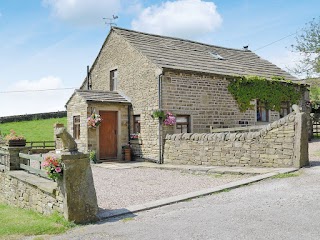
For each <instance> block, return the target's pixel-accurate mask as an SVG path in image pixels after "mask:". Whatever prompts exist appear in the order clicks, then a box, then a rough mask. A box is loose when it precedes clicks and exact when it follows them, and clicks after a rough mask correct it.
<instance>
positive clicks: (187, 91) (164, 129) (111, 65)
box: [66, 27, 307, 162]
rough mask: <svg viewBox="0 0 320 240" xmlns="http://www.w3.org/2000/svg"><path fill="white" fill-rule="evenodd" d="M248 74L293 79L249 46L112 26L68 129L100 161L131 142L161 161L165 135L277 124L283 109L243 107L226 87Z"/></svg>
mask: <svg viewBox="0 0 320 240" xmlns="http://www.w3.org/2000/svg"><path fill="white" fill-rule="evenodd" d="M246 75H255V76H263V77H266V78H271V77H272V76H281V77H284V78H285V79H287V80H295V78H294V77H293V76H291V75H290V74H289V73H287V72H285V71H283V70H282V69H280V68H278V67H277V66H275V65H273V64H272V63H270V62H268V61H266V60H264V59H261V58H260V57H259V56H258V55H256V54H255V53H253V52H251V51H249V50H248V49H240V50H239V49H231V48H224V47H218V46H213V45H208V44H203V43H199V42H194V41H189V40H183V39H178V38H172V37H166V36H159V35H153V34H147V33H142V32H136V31H132V30H127V29H122V28H118V27H112V28H111V30H110V33H109V34H108V36H107V38H106V40H105V42H104V43H103V45H102V47H101V49H100V52H99V53H98V56H97V57H96V59H95V61H94V63H93V65H92V67H91V68H90V69H89V71H88V76H87V77H86V78H85V80H84V82H83V83H82V85H81V87H80V89H77V90H75V92H74V93H73V95H72V96H71V97H70V99H69V100H68V102H67V104H66V108H67V112H68V131H69V132H70V134H71V135H73V137H74V138H75V139H76V141H77V143H78V147H79V149H80V150H81V151H84V152H87V151H89V150H95V151H96V153H97V157H98V159H100V160H106V159H120V158H121V155H122V147H123V146H124V145H126V144H128V143H130V144H131V146H132V148H133V150H134V153H135V155H137V156H139V157H142V158H144V159H149V160H153V161H158V162H161V160H162V156H163V139H164V137H165V135H166V134H167V133H181V132H194V133H208V132H209V131H210V127H213V128H221V127H237V126H243V125H255V124H260V123H267V122H272V121H275V120H277V119H279V117H280V113H279V112H275V111H270V110H268V109H266V108H264V106H263V105H261V104H260V103H259V100H253V104H255V108H253V109H249V110H247V111H245V112H241V111H240V110H239V108H238V105H237V102H236V101H235V100H234V97H233V96H232V95H231V94H230V93H229V92H228V90H227V86H228V84H229V80H230V79H232V78H233V77H234V76H246ZM306 97H307V96H306ZM303 102H304V101H301V103H303ZM158 109H163V110H164V111H165V112H166V111H170V112H172V113H173V114H174V115H175V116H176V120H177V123H176V124H175V125H174V126H164V125H163V122H162V121H160V120H159V119H157V118H154V117H153V116H152V113H153V111H155V110H158ZM257 111H260V113H261V115H260V117H259V118H257ZM290 111H291V110H290V106H289V104H287V103H286V104H284V106H283V107H282V109H281V114H282V115H286V114H288V113H289V112H290ZM92 113H96V114H100V115H101V117H102V119H103V120H102V123H101V125H100V126H99V127H97V128H95V129H90V128H88V127H87V118H88V116H90V115H91V114H92ZM137 137H138V139H136V138H137Z"/></svg>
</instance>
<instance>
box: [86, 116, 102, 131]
mask: <svg viewBox="0 0 320 240" xmlns="http://www.w3.org/2000/svg"><path fill="white" fill-rule="evenodd" d="M101 122H102V118H101V117H100V115H99V114H95V113H92V114H91V115H90V117H88V119H87V125H88V128H97V127H98V126H99V125H100V124H101Z"/></svg>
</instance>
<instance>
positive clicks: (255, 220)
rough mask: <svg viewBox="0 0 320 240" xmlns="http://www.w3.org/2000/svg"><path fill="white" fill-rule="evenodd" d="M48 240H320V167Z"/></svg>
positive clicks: (74, 231) (83, 228)
mask: <svg viewBox="0 0 320 240" xmlns="http://www.w3.org/2000/svg"><path fill="white" fill-rule="evenodd" d="M52 239H95V240H96V239H139V240H143V239H146V240H147V239H148V240H150V239H159V240H160V239H161V240H163V239H228V240H229V239H299V240H300V239H308V240H309V239H310V240H311V239H317V240H318V239H320V166H313V167H310V168H304V169H302V170H300V171H299V176H298V177H290V178H283V179H268V180H264V181H262V182H258V183H254V184H252V185H249V186H244V187H240V188H237V189H233V190H231V191H229V192H222V193H218V194H213V195H210V196H206V197H201V198H198V199H194V200H191V201H186V202H181V203H177V204H173V205H170V206H165V207H161V208H157V209H153V210H149V211H145V212H139V213H136V215H131V216H128V215H126V216H124V217H122V218H113V219H109V220H107V221H104V222H100V223H99V224H95V225H88V226H84V227H80V228H76V229H74V230H72V231H70V232H68V233H67V234H65V235H62V236H56V237H53V238H52Z"/></svg>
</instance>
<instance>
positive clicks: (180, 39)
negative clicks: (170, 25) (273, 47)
mask: <svg viewBox="0 0 320 240" xmlns="http://www.w3.org/2000/svg"><path fill="white" fill-rule="evenodd" d="M111 29H113V30H115V31H117V30H122V31H128V32H134V33H139V34H144V35H149V36H154V37H161V38H167V39H172V40H179V41H185V42H190V43H195V44H200V45H203V46H208V47H215V48H221V49H229V50H236V51H240V52H251V53H253V52H252V51H251V50H242V49H239V48H230V47H222V46H218V45H212V44H208V43H202V42H197V41H194V40H190V39H185V38H178V37H170V36H165V35H160V34H154V33H146V32H141V31H136V30H131V29H126V28H120V27H114V26H112V27H111ZM257 56H258V55H257Z"/></svg>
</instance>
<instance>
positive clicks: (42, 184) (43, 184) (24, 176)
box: [6, 171, 58, 194]
mask: <svg viewBox="0 0 320 240" xmlns="http://www.w3.org/2000/svg"><path fill="white" fill-rule="evenodd" d="M6 174H7V175H9V176H11V177H14V178H17V179H19V180H20V181H23V182H25V183H28V184H30V185H33V186H35V187H37V188H39V189H41V190H42V191H44V192H47V193H50V194H54V193H55V191H56V190H57V186H58V185H57V183H56V182H52V181H51V180H48V179H45V178H42V177H38V176H36V175H33V174H30V173H27V172H25V171H8V172H6Z"/></svg>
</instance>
